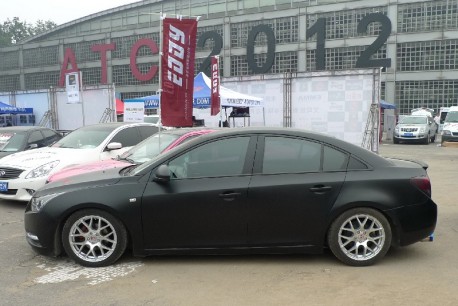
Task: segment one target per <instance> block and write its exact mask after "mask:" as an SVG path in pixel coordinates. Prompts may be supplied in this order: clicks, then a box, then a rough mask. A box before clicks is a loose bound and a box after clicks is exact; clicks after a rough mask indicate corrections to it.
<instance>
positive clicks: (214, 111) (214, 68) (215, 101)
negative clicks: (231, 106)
mask: <svg viewBox="0 0 458 306" xmlns="http://www.w3.org/2000/svg"><path fill="white" fill-rule="evenodd" d="M218 68H219V67H218V57H217V56H212V58H211V69H210V71H211V100H210V102H211V115H212V116H216V115H218V113H219V112H220V107H221V101H220V97H219V69H218Z"/></svg>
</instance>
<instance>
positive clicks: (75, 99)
mask: <svg viewBox="0 0 458 306" xmlns="http://www.w3.org/2000/svg"><path fill="white" fill-rule="evenodd" d="M65 89H66V91H67V103H68V104H70V103H80V102H81V95H80V74H79V72H70V73H66V74H65Z"/></svg>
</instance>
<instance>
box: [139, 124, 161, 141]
mask: <svg viewBox="0 0 458 306" xmlns="http://www.w3.org/2000/svg"><path fill="white" fill-rule="evenodd" d="M138 130H139V131H140V137H141V138H142V140H144V139H146V138H148V137H150V136H151V135H153V134H156V133H157V132H158V131H159V128H158V127H157V126H139V127H138Z"/></svg>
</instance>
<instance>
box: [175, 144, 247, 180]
mask: <svg viewBox="0 0 458 306" xmlns="http://www.w3.org/2000/svg"><path fill="white" fill-rule="evenodd" d="M249 142H250V137H235V138H228V139H222V140H217V141H213V142H211V143H206V144H204V145H202V146H199V147H198V148H195V149H193V150H191V151H188V152H187V153H185V154H183V155H181V156H179V157H177V158H175V159H173V160H171V161H169V163H168V165H169V168H170V170H171V172H172V177H173V178H175V179H176V178H178V179H182V178H197V177H215V176H234V175H240V174H242V173H243V166H244V164H245V157H246V153H247V150H248V144H249Z"/></svg>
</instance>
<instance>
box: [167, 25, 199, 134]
mask: <svg viewBox="0 0 458 306" xmlns="http://www.w3.org/2000/svg"><path fill="white" fill-rule="evenodd" d="M196 36H197V20H196V19H175V18H164V20H163V42H162V59H161V74H162V75H161V83H162V85H161V87H162V88H161V89H162V91H161V119H162V124H163V125H165V126H174V127H185V126H192V102H193V89H194V60H195V52H196Z"/></svg>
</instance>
